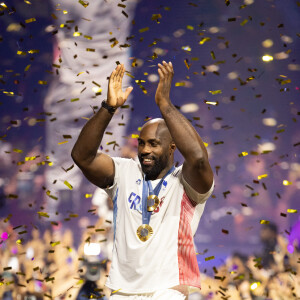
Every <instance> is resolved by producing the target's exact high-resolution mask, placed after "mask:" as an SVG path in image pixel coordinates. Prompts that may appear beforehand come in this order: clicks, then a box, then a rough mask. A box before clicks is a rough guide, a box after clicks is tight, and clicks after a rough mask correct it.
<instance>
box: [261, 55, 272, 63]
mask: <svg viewBox="0 0 300 300" xmlns="http://www.w3.org/2000/svg"><path fill="white" fill-rule="evenodd" d="M262 60H263V61H266V62H268V61H272V60H273V56H271V55H268V54H266V55H264V56H263V57H262Z"/></svg>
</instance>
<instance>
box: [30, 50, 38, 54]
mask: <svg viewBox="0 0 300 300" xmlns="http://www.w3.org/2000/svg"><path fill="white" fill-rule="evenodd" d="M39 52H40V50H38V49H32V50H29V51H28V53H30V54H33V53H39Z"/></svg>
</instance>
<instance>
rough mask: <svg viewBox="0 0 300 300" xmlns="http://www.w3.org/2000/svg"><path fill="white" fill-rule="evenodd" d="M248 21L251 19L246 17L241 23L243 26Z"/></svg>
mask: <svg viewBox="0 0 300 300" xmlns="http://www.w3.org/2000/svg"><path fill="white" fill-rule="evenodd" d="M248 21H249V20H248V19H245V20H244V21H243V22H241V23H240V25H241V26H244V25H245V24H247V23H248Z"/></svg>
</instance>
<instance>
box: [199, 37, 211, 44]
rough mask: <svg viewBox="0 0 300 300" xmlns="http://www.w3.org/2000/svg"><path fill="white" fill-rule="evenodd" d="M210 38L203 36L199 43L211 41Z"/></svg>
mask: <svg viewBox="0 0 300 300" xmlns="http://www.w3.org/2000/svg"><path fill="white" fill-rule="evenodd" d="M210 40H211V38H210V37H203V38H202V39H201V41H200V42H199V44H200V45H203V44H204V43H205V42H208V41H210Z"/></svg>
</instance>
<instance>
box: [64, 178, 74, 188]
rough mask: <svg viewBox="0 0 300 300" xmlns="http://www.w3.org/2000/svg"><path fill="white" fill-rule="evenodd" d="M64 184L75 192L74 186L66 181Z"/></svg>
mask: <svg viewBox="0 0 300 300" xmlns="http://www.w3.org/2000/svg"><path fill="white" fill-rule="evenodd" d="M64 184H65V185H66V186H67V187H68V188H69V189H70V190H73V187H72V185H71V184H70V183H69V182H68V181H67V180H65V181H64Z"/></svg>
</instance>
